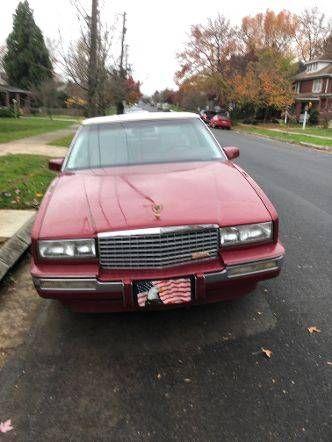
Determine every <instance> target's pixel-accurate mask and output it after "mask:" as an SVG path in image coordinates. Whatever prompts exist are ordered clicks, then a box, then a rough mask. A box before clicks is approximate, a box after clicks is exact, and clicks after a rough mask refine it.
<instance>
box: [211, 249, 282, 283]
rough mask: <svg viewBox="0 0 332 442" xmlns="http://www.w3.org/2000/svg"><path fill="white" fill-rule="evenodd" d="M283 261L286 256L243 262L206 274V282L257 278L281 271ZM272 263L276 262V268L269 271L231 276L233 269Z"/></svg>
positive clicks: (268, 269) (260, 270)
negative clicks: (245, 277)
mask: <svg viewBox="0 0 332 442" xmlns="http://www.w3.org/2000/svg"><path fill="white" fill-rule="evenodd" d="M283 260H284V256H278V257H276V258H267V259H260V260H257V261H250V262H243V263H240V264H234V265H231V266H227V267H226V268H225V269H224V270H222V271H221V272H216V273H205V274H204V278H205V282H207V283H212V284H213V283H216V282H220V281H227V280H230V279H236V278H242V277H243V276H255V275H260V274H263V273H268V272H273V271H276V270H280V269H281V265H282V262H283ZM270 261H275V263H276V265H275V266H274V267H270V268H267V269H259V270H254V271H251V272H243V273H239V274H237V275H231V274H230V271H232V270H233V269H238V268H241V267H244V266H246V265H255V264H263V265H264V264H266V263H268V262H270Z"/></svg>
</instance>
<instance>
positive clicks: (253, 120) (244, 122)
mask: <svg viewBox="0 0 332 442" xmlns="http://www.w3.org/2000/svg"><path fill="white" fill-rule="evenodd" d="M242 123H243V124H258V123H259V121H258V120H256V119H255V118H245V119H244V120H243V121H242Z"/></svg>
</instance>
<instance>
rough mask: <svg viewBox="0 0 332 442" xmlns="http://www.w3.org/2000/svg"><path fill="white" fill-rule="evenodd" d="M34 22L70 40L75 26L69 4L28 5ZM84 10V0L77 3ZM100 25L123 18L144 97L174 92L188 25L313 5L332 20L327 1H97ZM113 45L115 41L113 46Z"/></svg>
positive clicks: (49, 34) (0, 13)
mask: <svg viewBox="0 0 332 442" xmlns="http://www.w3.org/2000/svg"><path fill="white" fill-rule="evenodd" d="M18 2H19V0H0V44H3V43H4V42H5V40H6V38H7V35H8V33H9V32H10V30H11V28H12V14H13V12H14V11H15V8H16V6H17V4H18ZM29 3H30V6H31V7H32V9H33V10H34V17H35V20H36V23H37V24H38V26H39V27H40V28H41V29H42V31H43V33H44V36H45V38H50V39H55V40H56V39H58V35H59V31H60V32H61V35H62V38H63V39H64V40H65V41H69V40H75V39H76V38H77V36H78V33H79V26H78V23H77V19H76V16H75V12H74V9H73V7H72V6H71V2H70V0H29ZM81 3H82V4H83V5H84V6H86V7H88V5H89V4H90V1H89V0H81ZM100 4H101V10H102V13H103V16H104V19H105V21H107V22H109V23H110V24H114V22H115V20H116V17H119V14H121V13H122V12H123V11H127V13H128V34H127V42H128V44H129V62H130V63H131V65H132V67H133V73H134V77H135V79H137V80H141V81H142V82H143V85H142V91H143V92H144V93H147V94H151V93H153V92H154V91H155V90H156V89H163V88H165V87H174V82H173V77H174V73H175V71H176V69H177V61H176V53H177V52H178V51H179V50H180V49H181V47H183V44H184V42H185V41H186V36H187V34H188V32H189V27H190V25H191V24H196V23H202V22H204V21H205V20H206V18H207V17H212V16H214V15H216V14H217V13H218V12H220V13H222V14H224V15H225V16H227V17H228V18H229V19H230V21H231V22H232V23H233V24H239V23H240V21H241V18H242V17H243V16H245V15H254V14H256V13H257V12H261V11H265V10H266V9H267V8H270V9H273V10H275V11H280V10H281V9H288V10H290V11H291V12H300V11H301V10H302V9H304V8H311V7H314V6H317V7H318V8H319V9H320V10H321V11H322V12H324V13H325V14H326V15H327V16H328V17H331V16H332V1H331V0H254V1H248V0H231V1H227V2H226V1H222V0H162V1H160V0H121V1H115V0H100ZM117 43H118V42H115V45H116V44H117Z"/></svg>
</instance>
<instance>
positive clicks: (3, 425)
mask: <svg viewBox="0 0 332 442" xmlns="http://www.w3.org/2000/svg"><path fill="white" fill-rule="evenodd" d="M13 429H14V427H13V426H12V421H11V419H8V420H7V421H5V422H0V433H8V431H11V430H13Z"/></svg>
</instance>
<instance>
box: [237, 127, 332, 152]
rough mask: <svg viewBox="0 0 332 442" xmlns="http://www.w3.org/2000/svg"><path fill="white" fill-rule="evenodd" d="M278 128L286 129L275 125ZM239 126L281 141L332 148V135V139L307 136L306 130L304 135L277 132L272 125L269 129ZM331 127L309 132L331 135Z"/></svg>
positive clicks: (244, 129)
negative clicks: (272, 128)
mask: <svg viewBox="0 0 332 442" xmlns="http://www.w3.org/2000/svg"><path fill="white" fill-rule="evenodd" d="M275 127H276V128H277V129H280V130H284V128H283V127H282V126H281V127H278V126H275ZM238 128H239V129H240V130H243V131H245V132H249V133H253V134H257V135H264V136H268V137H270V138H275V139H277V140H281V141H287V142H290V143H308V144H316V145H317V146H322V147H325V148H329V149H332V137H331V139H323V138H317V137H313V136H306V134H305V132H304V133H303V135H302V134H301V135H297V134H294V133H291V132H289V131H287V133H285V132H286V131H285V132H276V131H273V130H271V126H270V129H267V128H266V127H262V126H250V125H239V126H238ZM291 130H292V131H294V132H300V131H301V129H298V128H297V129H296V130H294V128H292V129H291ZM330 130H331V129H320V128H308V131H310V132H307V134H310V135H320V136H330V135H331V133H330V132H328V131H330Z"/></svg>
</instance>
